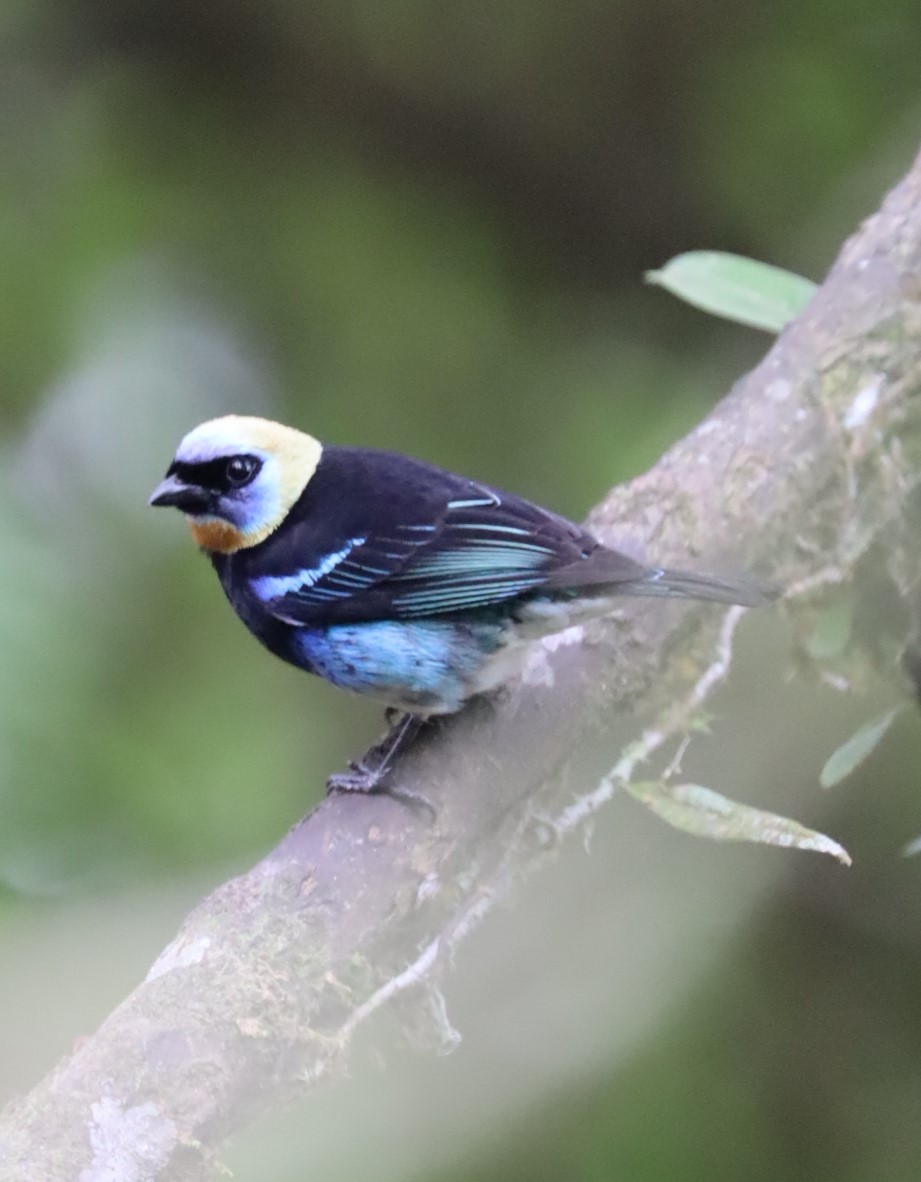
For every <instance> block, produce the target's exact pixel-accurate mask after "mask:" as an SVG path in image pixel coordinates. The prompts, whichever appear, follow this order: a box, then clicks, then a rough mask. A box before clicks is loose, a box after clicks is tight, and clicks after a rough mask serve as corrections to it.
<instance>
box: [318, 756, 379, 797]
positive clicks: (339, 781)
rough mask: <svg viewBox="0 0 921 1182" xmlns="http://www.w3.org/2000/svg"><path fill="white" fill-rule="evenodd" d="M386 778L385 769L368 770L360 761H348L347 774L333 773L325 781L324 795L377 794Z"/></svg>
mask: <svg viewBox="0 0 921 1182" xmlns="http://www.w3.org/2000/svg"><path fill="white" fill-rule="evenodd" d="M386 776H387V768H386V767H376V768H370V767H368V766H367V764H365V763H362V762H361V761H358V762H354V761H350V763H349V770H348V771H347V772H334V773H333V774H332V775H331V776H330V777H329V779H328V780H327V781H326V795H327V796H329V795H331V794H332V793H333V792H364V793H365V794H367V793H370V792H377V791H378V790H379V789H380V786H381V783H382V781H383V780H384V779H385V778H386Z"/></svg>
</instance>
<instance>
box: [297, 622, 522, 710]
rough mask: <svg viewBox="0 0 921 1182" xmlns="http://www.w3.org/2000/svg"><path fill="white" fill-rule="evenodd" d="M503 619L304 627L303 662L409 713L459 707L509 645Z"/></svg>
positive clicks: (301, 635) (300, 649)
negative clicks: (498, 652) (485, 669)
mask: <svg viewBox="0 0 921 1182" xmlns="http://www.w3.org/2000/svg"><path fill="white" fill-rule="evenodd" d="M502 634H503V629H502V627H501V626H500V625H499V624H494V623H484V624H479V623H474V624H458V623H453V622H448V621H443V620H431V621H416V622H406V623H397V622H395V621H392V620H379V621H374V622H371V623H367V624H340V625H337V626H335V627H332V628H326V629H323V630H322V631H320V630H313V629H306V628H304V629H298V631H297V634H296V637H295V638H294V647H295V649H296V652H297V655H298V656H299V657H300V658H301V663H303V664H305V665H307V666H309V667H310V669H311V670H312V671H313V672H315V673H317V674H319V675H320V676H321V677H325V678H326V679H327V681H331V682H332V683H333V684H334V685H338V686H340V687H341V688H342V689H348V690H353V691H355V692H356V693H364V694H373V695H374V696H375V697H378V698H382V699H384V700H385V701H388V702H390V703H391V704H393V705H395V706H400V707H402V708H404V709H407V710H413V709H418V710H433V711H453V710H457V709H459V708H460V706H461V704H462V703H463V701H464V699H465V698H466V697H468V696H469V694H470V693H471V687H472V686H473V685H474V684H475V682H476V679H477V674H478V672H479V670H480V669H481V668H482V666H483V665H484V664H485V663H486V662H487V661H488V659H489V657H490V655H491V654H492V653H494V652H495V651H496V650H497V649H498V648H499V647H500V646H501V643H502Z"/></svg>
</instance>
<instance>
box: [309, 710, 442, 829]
mask: <svg viewBox="0 0 921 1182" xmlns="http://www.w3.org/2000/svg"><path fill="white" fill-rule="evenodd" d="M387 721H388V722H391V712H390V711H388V712H387ZM424 724H425V720H424V719H423V718H420V717H419V716H418V715H415V714H404V715H403V717H402V718H401V719H400V721H399V722H396V723H392V725H391V728H390V731H389V732H388V733H387V734H386V735H385V736H384V738H383V739H382V740H381V742H380V743H378V744H377V746H376V747H373V748H372V749H371V751H369V752H368V755H367V756H366V757H365V758H364V759H360V760H357V761H352V762H350V763H349V770H348V771H347V772H336V773H334V774H333V775H331V776H330V777H329V779H328V780H327V781H326V794H327V796H329V795H330V794H332V793H334V792H361V793H364V794H365V795H367V794H368V793H372V792H386V794H387V795H388V796H392V797H393V798H394V800H400V801H402V802H403V803H404V804H408V805H410V806H411V807H413V808H421V809H424V810H425V811H426V812H428V813H430V814H431V816H432V818H433V819H434V817H435V816H436V811H435V807H434V805H433V804H432V803H431V801H429V800H427V799H426V798H425V797H424V796H422V795H421V793H418V792H413V791H411V790H410V789H407V788H400V787H398V786H394V785H390V786H388V785H386V784H385V780H386V779H387V774H388V772H389V771H390V765H391V763H392V761H393V759H394V756H395V755H396V754H397V753H398V752H399V751H401V750H403V749H404V748H406V747H408V746H409V744H410V743H411V742H412V741H413V739H414V738H415V737H416V735H417V734H418V733H419V731H420V730H421V729H422V727H423V726H424Z"/></svg>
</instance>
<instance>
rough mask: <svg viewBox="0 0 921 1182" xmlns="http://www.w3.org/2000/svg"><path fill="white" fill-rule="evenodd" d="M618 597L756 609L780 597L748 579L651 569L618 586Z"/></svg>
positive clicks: (779, 590) (772, 586)
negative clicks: (700, 601)
mask: <svg viewBox="0 0 921 1182" xmlns="http://www.w3.org/2000/svg"><path fill="white" fill-rule="evenodd" d="M617 593H618V594H620V595H663V596H672V597H674V598H676V599H712V600H714V601H715V602H716V603H736V604H739V605H741V606H742V607H758V606H759V605H760V604H762V603H770V602H771V600H772V599H778V598H779V597H780V596H781V595H782V594H783V588H781V587H778V586H777V584H776V583H768V582H762V581H760V580H756V579H751V578H737V579H727V578H722V577H721V576H719V575H699V574H695V573H694V572H693V571H686V570H663V569H662V568H658V569H657V568H655V567H653V568H652V569H651V570H649V571H648V573H647V574H646V576H645V578H640V579H637V580H636V581H633V580H631V581H629V582H625V583H621V584H620V585H619V586H618V587H617Z"/></svg>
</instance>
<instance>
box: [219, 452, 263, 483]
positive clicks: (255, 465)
mask: <svg viewBox="0 0 921 1182" xmlns="http://www.w3.org/2000/svg"><path fill="white" fill-rule="evenodd" d="M260 467H261V464H260V463H259V461H258V460H257V459H256V458H255V457H254V456H231V457H230V459H229V460H228V461H227V467H226V469H225V472H226V475H227V483H228V484H229V485H231V487H233V488H240V487H241V486H242V485H244V484H249V482H250V481H251V480H252V479H253V477H254V476H255V475H256V473H257V472H258V471H259V469H260Z"/></svg>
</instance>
